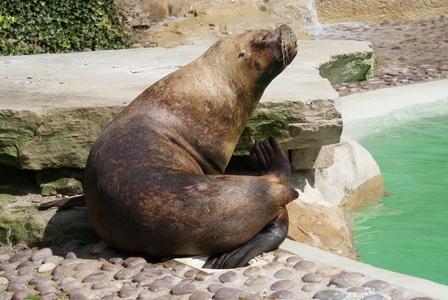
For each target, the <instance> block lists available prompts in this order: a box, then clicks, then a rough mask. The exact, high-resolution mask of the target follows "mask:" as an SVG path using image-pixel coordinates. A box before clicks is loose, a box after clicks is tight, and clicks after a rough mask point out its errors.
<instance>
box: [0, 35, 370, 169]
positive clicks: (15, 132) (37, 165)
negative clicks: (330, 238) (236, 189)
mask: <svg viewBox="0 0 448 300" xmlns="http://www.w3.org/2000/svg"><path fill="white" fill-rule="evenodd" d="M369 45H370V44H369V43H367V42H357V41H343V43H342V42H341V41H309V40H300V41H299V53H298V55H297V57H296V58H295V60H294V61H293V62H292V63H291V64H290V65H289V66H288V68H286V70H285V71H284V72H283V73H282V74H280V75H279V76H278V77H277V78H276V79H274V80H273V82H272V83H271V84H270V85H269V86H268V88H267V89H266V91H265V93H264V94H263V97H262V99H261V100H260V103H259V105H258V107H257V109H256V110H255V111H254V113H253V115H252V118H251V119H250V120H249V122H248V124H247V126H246V128H245V129H244V131H243V134H242V136H241V138H240V140H239V142H238V145H237V146H236V149H235V154H236V155H246V154H247V153H248V150H249V148H250V147H251V145H252V144H253V143H254V141H255V140H262V139H264V138H266V136H267V135H268V134H273V135H274V136H275V137H277V139H278V140H279V142H280V144H281V146H282V147H283V148H284V149H285V150H291V149H302V148H309V147H314V148H315V147H321V146H324V145H328V144H334V143H337V142H338V141H339V138H340V135H341V132H342V118H341V108H340V103H339V97H338V94H337V92H336V91H335V90H333V88H332V87H331V85H330V83H329V81H328V80H326V79H324V78H322V77H321V76H320V75H319V70H318V68H319V66H321V65H322V64H324V63H325V62H328V61H330V60H332V59H334V57H337V56H341V55H345V54H347V53H351V52H362V51H365V52H368V53H372V49H371V48H370V47H369ZM208 47H209V46H208V45H190V46H182V47H177V48H174V49H161V48H139V49H127V50H113V51H95V52H83V53H66V54H42V55H27V56H14V57H4V58H2V59H1V60H0V62H1V68H0V76H1V77H2V80H1V81H0V89H1V90H2V93H1V95H0V164H3V165H7V166H13V167H16V168H19V169H28V170H42V169H50V168H75V169H82V168H84V166H85V162H86V159H87V155H88V153H89V150H90V147H91V145H92V143H93V142H94V141H95V139H96V137H97V136H98V134H99V133H100V132H101V130H102V129H103V128H104V127H105V126H106V125H107V124H108V123H109V122H110V121H111V120H112V119H113V118H114V116H116V115H117V114H118V113H119V112H120V111H121V110H122V109H123V108H124V107H125V106H126V105H127V104H129V103H130V102H131V101H132V100H133V99H135V97H137V96H138V95H139V94H140V93H141V92H142V91H144V90H145V89H146V88H147V87H148V86H150V85H151V84H152V83H154V82H155V81H157V80H158V79H160V78H161V77H163V76H165V75H167V74H169V73H171V72H173V71H175V70H176V69H178V68H179V67H180V66H182V65H185V64H187V63H188V62H190V61H192V60H194V59H195V58H196V57H198V56H200V55H201V54H202V53H203V52H204V51H205V50H206V49H207V48H208Z"/></svg>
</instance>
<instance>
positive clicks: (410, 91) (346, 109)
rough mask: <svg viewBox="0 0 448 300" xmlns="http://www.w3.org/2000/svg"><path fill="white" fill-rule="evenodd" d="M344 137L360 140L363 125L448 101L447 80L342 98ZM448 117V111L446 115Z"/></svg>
mask: <svg viewBox="0 0 448 300" xmlns="http://www.w3.org/2000/svg"><path fill="white" fill-rule="evenodd" d="M340 100H341V105H342V119H343V123H344V129H343V130H344V133H345V134H347V135H349V136H350V137H352V138H354V139H355V140H356V139H358V138H359V137H360V133H359V130H360V128H359V127H360V125H362V123H363V122H366V121H372V120H374V119H379V118H381V117H384V116H385V115H388V114H391V113H394V112H399V111H401V110H406V109H409V108H411V107H419V106H424V105H427V106H430V105H432V104H434V103H437V102H439V101H448V80H438V81H430V82H425V83H419V84H412V85H406V86H399V87H391V88H386V89H380V90H374V91H369V92H364V93H356V94H352V95H348V96H344V97H341V98H340ZM447 113H448V111H447Z"/></svg>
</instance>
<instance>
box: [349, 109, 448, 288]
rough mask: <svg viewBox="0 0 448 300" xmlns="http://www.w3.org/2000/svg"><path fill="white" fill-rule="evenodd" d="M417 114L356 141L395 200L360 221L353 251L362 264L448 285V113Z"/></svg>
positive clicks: (389, 199)
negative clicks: (374, 163)
mask: <svg viewBox="0 0 448 300" xmlns="http://www.w3.org/2000/svg"><path fill="white" fill-rule="evenodd" d="M444 109H446V106H445V107H444ZM433 110H434V109H433ZM434 111H435V112H437V111H438V110H437V108H436V109H435V110H434ZM439 112H440V110H439ZM445 113H446V112H445ZM413 114H414V117H413V120H409V121H401V122H398V123H399V124H396V125H387V124H386V125H384V124H380V126H378V127H377V128H376V129H374V130H373V129H372V131H376V132H375V133H373V134H370V135H367V136H365V137H363V138H360V139H358V141H359V142H360V143H361V144H362V145H363V146H364V147H365V148H366V149H367V150H368V151H369V152H370V153H371V154H372V156H373V157H374V159H375V160H376V162H377V163H378V165H379V166H380V169H381V173H382V175H383V179H384V182H385V186H386V190H387V191H388V192H389V193H391V194H392V195H390V196H387V197H385V198H383V199H382V200H381V201H382V203H381V204H378V205H373V206H370V207H366V208H364V209H363V210H362V211H361V212H360V213H358V214H357V215H356V218H355V221H354V224H353V225H354V227H355V230H356V232H355V245H356V248H357V249H358V251H359V254H360V257H361V260H362V261H363V262H366V263H368V264H371V265H374V266H377V267H380V268H384V269H388V270H392V271H396V272H400V273H404V274H408V275H412V276H416V277H421V278H425V279H429V280H432V281H435V282H438V283H442V284H445V285H448V113H446V114H444V115H438V116H433V117H421V118H420V119H417V120H415V118H416V117H417V118H418V117H419V110H415V111H414V112H413ZM379 123H381V122H379ZM385 123H387V122H385ZM389 123H390V122H389ZM392 123H393V122H392ZM372 128H374V127H372Z"/></svg>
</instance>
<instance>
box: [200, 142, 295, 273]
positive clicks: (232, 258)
mask: <svg viewBox="0 0 448 300" xmlns="http://www.w3.org/2000/svg"><path fill="white" fill-rule="evenodd" d="M250 157H251V160H252V163H253V165H254V166H255V167H256V168H257V169H258V172H259V173H260V175H262V176H261V177H264V178H266V179H267V181H269V182H275V183H276V184H277V183H279V184H282V185H284V184H286V181H287V180H288V177H289V175H290V174H291V165H290V163H289V160H288V158H287V157H286V155H285V153H284V152H283V149H282V148H281V147H280V145H279V144H278V142H277V140H276V139H275V138H274V137H273V136H272V135H271V136H269V137H268V138H267V139H265V140H264V141H262V142H256V143H255V145H254V146H253V147H252V149H251V150H250ZM285 188H286V187H285ZM285 192H286V190H285ZM289 192H290V194H291V195H290V196H289V197H287V198H288V201H287V202H289V201H291V200H293V199H295V198H297V196H298V194H297V192H296V191H295V190H293V189H290V188H289ZM281 193H282V194H283V191H282V192H281ZM284 195H285V194H283V196H284ZM287 233H288V212H287V210H286V208H285V207H280V208H279V212H278V214H277V215H276V217H275V218H274V219H273V220H272V221H271V222H269V223H268V224H267V225H266V226H265V227H264V228H263V229H262V230H261V231H260V233H258V234H257V235H256V236H255V237H253V238H252V239H251V240H250V241H248V242H247V243H245V244H243V245H241V246H239V247H238V248H236V249H234V250H231V251H229V252H226V253H221V254H213V255H212V256H210V258H209V259H208V260H207V262H206V263H205V264H204V266H203V267H204V268H213V269H228V268H237V267H243V266H245V265H247V263H248V262H249V261H250V260H251V259H252V258H253V257H255V256H257V255H259V254H261V253H263V252H266V251H271V250H275V249H277V248H278V247H279V246H280V244H281V243H282V242H283V241H284V240H285V238H286V235H287Z"/></svg>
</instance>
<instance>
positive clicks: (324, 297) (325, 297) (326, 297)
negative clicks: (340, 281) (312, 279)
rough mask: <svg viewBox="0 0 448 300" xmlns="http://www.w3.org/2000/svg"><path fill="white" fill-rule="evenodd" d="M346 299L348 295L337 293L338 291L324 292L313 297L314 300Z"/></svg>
mask: <svg viewBox="0 0 448 300" xmlns="http://www.w3.org/2000/svg"><path fill="white" fill-rule="evenodd" d="M345 297H347V295H346V294H344V293H343V292H340V291H336V290H324V291H320V292H317V293H316V294H315V295H314V296H313V299H320V300H342V299H344V298H345Z"/></svg>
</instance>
